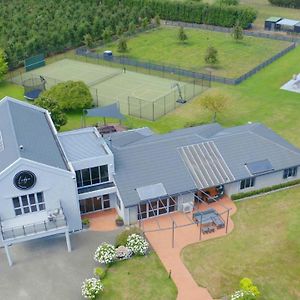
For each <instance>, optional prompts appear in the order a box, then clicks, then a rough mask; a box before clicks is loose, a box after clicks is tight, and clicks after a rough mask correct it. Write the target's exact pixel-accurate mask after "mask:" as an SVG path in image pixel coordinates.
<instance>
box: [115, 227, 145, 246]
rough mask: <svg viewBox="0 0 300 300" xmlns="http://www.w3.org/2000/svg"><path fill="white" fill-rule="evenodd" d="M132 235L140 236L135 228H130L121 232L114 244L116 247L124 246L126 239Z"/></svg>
mask: <svg viewBox="0 0 300 300" xmlns="http://www.w3.org/2000/svg"><path fill="white" fill-rule="evenodd" d="M133 233H136V234H140V233H141V231H140V230H139V229H138V228H137V227H132V228H130V229H126V230H124V231H122V232H121V233H120V234H119V235H118V236H117V238H116V242H115V245H116V247H119V246H125V245H126V243H127V239H128V237H129V236H130V235H131V234H133Z"/></svg>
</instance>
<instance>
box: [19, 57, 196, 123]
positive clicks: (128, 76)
mask: <svg viewBox="0 0 300 300" xmlns="http://www.w3.org/2000/svg"><path fill="white" fill-rule="evenodd" d="M32 76H43V77H44V78H45V79H46V82H47V84H46V88H50V87H51V86H53V85H55V84H57V83H58V82H62V81H67V80H74V81H78V80H81V81H83V82H85V83H86V84H87V85H88V86H89V87H90V90H91V93H92V95H93V98H94V102H95V105H98V106H103V105H107V104H111V103H114V102H117V101H118V102H119V103H120V108H121V111H122V113H124V114H130V115H135V116H137V117H141V118H146V119H150V120H154V119H156V117H159V116H161V115H163V114H165V113H167V112H169V111H171V110H173V109H174V108H176V107H177V106H178V103H177V102H176V101H177V100H178V98H179V91H178V88H177V87H176V86H175V85H174V83H175V82H177V81H173V80H170V79H165V78H160V77H156V76H151V75H145V74H140V73H135V72H131V71H126V72H123V70H122V69H117V68H110V67H105V66H102V65H96V64H91V63H86V62H81V61H76V60H71V59H62V60H60V61H57V62H54V63H52V64H48V65H46V66H44V67H41V68H38V69H35V70H32V71H30V72H27V73H25V74H23V77H26V78H28V77H29V78H30V77H32ZM177 83H178V84H179V86H180V89H181V92H182V95H183V97H184V98H186V99H187V100H190V99H191V98H193V96H194V95H195V93H200V92H201V91H202V87H201V86H194V85H193V84H187V83H183V82H177ZM153 103H156V104H155V105H156V106H157V108H158V109H159V111H155V107H154V106H155V105H154V104H153Z"/></svg>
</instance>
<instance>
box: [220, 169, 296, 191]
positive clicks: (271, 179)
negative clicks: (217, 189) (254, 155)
mask: <svg viewBox="0 0 300 300" xmlns="http://www.w3.org/2000/svg"><path fill="white" fill-rule="evenodd" d="M299 172H300V170H299V167H298V168H297V175H296V176H294V177H289V178H287V179H284V178H283V170H282V171H277V172H272V173H268V174H264V175H259V176H256V177H255V183H254V186H253V187H249V188H245V189H242V190H241V189H240V184H241V181H236V182H232V183H228V184H225V185H224V188H225V193H226V194H227V195H229V196H231V195H233V194H237V193H245V192H249V191H254V190H259V189H262V188H265V187H269V186H273V185H277V184H282V183H286V182H289V181H293V180H297V179H300V174H299Z"/></svg>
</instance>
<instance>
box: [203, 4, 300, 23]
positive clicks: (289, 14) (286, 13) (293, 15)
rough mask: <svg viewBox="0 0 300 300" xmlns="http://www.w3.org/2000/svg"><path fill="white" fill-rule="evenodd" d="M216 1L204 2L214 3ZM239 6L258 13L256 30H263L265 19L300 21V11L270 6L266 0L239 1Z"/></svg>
mask: <svg viewBox="0 0 300 300" xmlns="http://www.w3.org/2000/svg"><path fill="white" fill-rule="evenodd" d="M215 1H216V0H205V2H208V3H214V2H215ZM240 4H241V5H246V6H249V7H253V8H255V9H256V10H257V11H258V15H257V19H256V20H255V22H254V26H255V28H256V29H263V28H264V26H265V25H264V24H265V19H267V18H269V17H283V18H289V19H296V20H299V19H300V9H294V8H285V7H279V6H275V5H271V4H270V2H269V1H268V0H240Z"/></svg>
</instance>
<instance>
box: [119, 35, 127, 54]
mask: <svg viewBox="0 0 300 300" xmlns="http://www.w3.org/2000/svg"><path fill="white" fill-rule="evenodd" d="M118 51H119V52H121V53H124V52H126V51H127V40H126V38H125V37H124V36H122V37H121V38H120V39H119V42H118Z"/></svg>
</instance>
